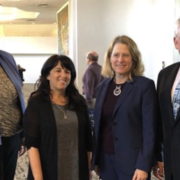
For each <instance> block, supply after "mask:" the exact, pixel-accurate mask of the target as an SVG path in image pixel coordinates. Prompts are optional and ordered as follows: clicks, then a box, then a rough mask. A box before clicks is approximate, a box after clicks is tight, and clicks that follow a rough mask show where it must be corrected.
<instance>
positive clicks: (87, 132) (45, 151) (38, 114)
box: [24, 96, 92, 180]
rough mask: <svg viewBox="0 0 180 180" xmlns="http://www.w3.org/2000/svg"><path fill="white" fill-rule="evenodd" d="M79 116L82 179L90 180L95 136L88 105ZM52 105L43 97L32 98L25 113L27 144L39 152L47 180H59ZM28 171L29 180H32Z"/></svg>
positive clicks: (80, 173) (80, 174)
mask: <svg viewBox="0 0 180 180" xmlns="http://www.w3.org/2000/svg"><path fill="white" fill-rule="evenodd" d="M82 107H84V110H83V111H82V112H81V111H76V114H77V117H78V131H79V132H78V147H79V165H78V164H77V166H79V180H89V169H88V159H87V151H91V150H92V135H91V127H90V121H89V115H88V111H87V108H86V105H85V104H84V105H83V104H82ZM56 131H57V130H56V121H55V117H54V113H53V110H52V106H51V102H50V101H48V100H45V99H44V98H43V97H42V96H37V97H34V98H33V99H31V101H30V102H29V103H28V107H27V109H26V111H25V114H24V133H25V145H26V146H27V148H30V147H36V148H38V149H39V153H40V158H41V165H42V171H43V178H44V180H57V177H58V176H57V168H58V167H57V159H58V149H57V133H56ZM33 179H34V178H33V176H32V172H31V169H29V173H28V180H33Z"/></svg>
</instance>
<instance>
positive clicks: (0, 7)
mask: <svg viewBox="0 0 180 180" xmlns="http://www.w3.org/2000/svg"><path fill="white" fill-rule="evenodd" d="M1 12H2V5H1V4H0V13H1Z"/></svg>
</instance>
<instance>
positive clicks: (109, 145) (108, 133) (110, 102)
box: [100, 80, 126, 154]
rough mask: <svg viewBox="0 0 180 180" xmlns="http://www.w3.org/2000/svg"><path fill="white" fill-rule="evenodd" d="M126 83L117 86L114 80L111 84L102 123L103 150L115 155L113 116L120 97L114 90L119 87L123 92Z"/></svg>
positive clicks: (101, 143) (101, 138)
mask: <svg viewBox="0 0 180 180" xmlns="http://www.w3.org/2000/svg"><path fill="white" fill-rule="evenodd" d="M125 84H126V83H123V84H115V82H114V81H113V80H112V81H111V84H110V86H109V89H108V91H107V94H106V98H105V101H104V105H103V108H102V116H101V121H100V128H101V130H100V147H101V150H102V151H103V152H105V153H108V154H114V152H115V151H114V144H113V134H112V128H111V124H112V114H113V110H114V107H115V105H116V102H117V100H118V98H119V97H120V95H121V94H120V95H118V96H115V95H114V93H113V92H114V90H115V88H116V87H117V86H118V87H119V86H121V87H120V89H121V91H122V90H123V87H124V85H125Z"/></svg>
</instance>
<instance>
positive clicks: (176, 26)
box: [174, 18, 180, 37]
mask: <svg viewBox="0 0 180 180" xmlns="http://www.w3.org/2000/svg"><path fill="white" fill-rule="evenodd" d="M179 28H180V18H178V20H177V21H176V24H175V30H174V37H177V36H178V29H179Z"/></svg>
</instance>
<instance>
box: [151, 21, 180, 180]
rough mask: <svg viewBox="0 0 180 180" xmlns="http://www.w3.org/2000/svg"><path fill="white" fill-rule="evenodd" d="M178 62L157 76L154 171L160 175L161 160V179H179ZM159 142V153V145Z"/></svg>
mask: <svg viewBox="0 0 180 180" xmlns="http://www.w3.org/2000/svg"><path fill="white" fill-rule="evenodd" d="M174 44H175V48H176V49H177V50H178V51H179V53H180V18H179V19H178V20H177V29H176V32H175V37H174ZM179 82H180V62H178V63H175V64H173V65H170V66H168V67H166V68H165V69H163V70H161V71H160V73H159V76H158V83H157V92H158V101H159V112H160V113H159V120H160V122H159V131H158V134H159V141H158V142H159V148H158V161H159V162H158V165H157V166H156V167H155V168H154V174H155V176H156V177H157V178H158V179H162V177H163V168H162V167H163V166H162V159H163V160H164V169H165V179H166V180H180V111H179V107H180V88H179V85H180V84H178V83H179ZM160 143H162V144H163V155H164V158H162V155H161V154H162V153H161V149H162V148H161V145H160Z"/></svg>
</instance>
